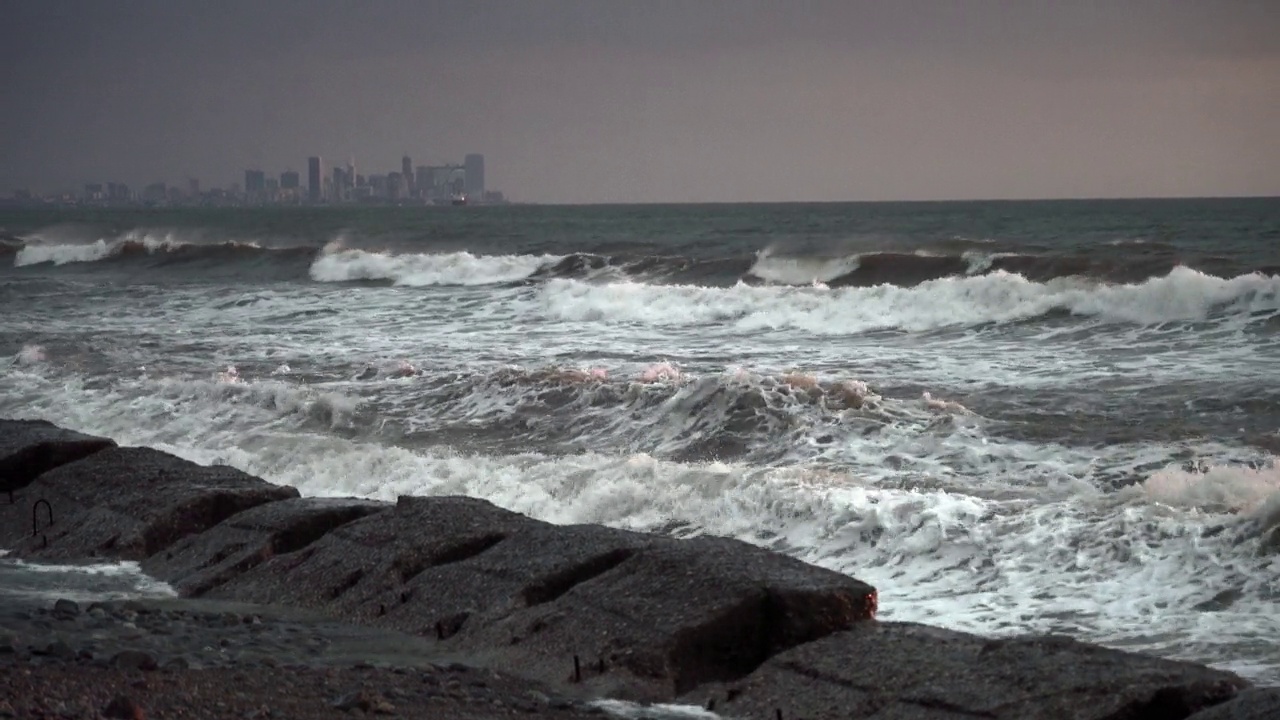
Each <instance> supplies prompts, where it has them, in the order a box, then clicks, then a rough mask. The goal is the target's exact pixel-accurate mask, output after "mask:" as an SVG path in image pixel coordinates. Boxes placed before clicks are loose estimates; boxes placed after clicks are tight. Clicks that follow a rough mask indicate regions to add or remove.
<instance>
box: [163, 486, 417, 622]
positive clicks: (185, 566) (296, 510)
mask: <svg viewBox="0 0 1280 720" xmlns="http://www.w3.org/2000/svg"><path fill="white" fill-rule="evenodd" d="M390 507H391V505H390V504H388V503H382V502H375V501H370V500H358V499H347V498H293V499H289V500H281V501H279V502H272V503H265V504H262V505H258V506H256V507H253V508H250V509H248V510H245V511H243V512H240V513H237V514H235V515H232V516H231V517H230V518H228V519H227V520H225V521H224V522H221V523H219V524H218V525H216V526H214V527H212V528H210V529H209V530H207V531H205V532H202V533H200V534H198V535H192V536H188V537H186V538H183V539H182V540H179V541H178V542H176V543H174V544H173V545H172V546H171V547H169V548H167V549H166V550H165V551H163V552H160V553H156V554H155V555H152V556H151V557H150V558H148V559H147V560H145V561H144V562H143V563H142V569H143V571H144V572H146V573H147V574H148V575H151V576H152V577H155V578H158V579H160V580H164V581H165V582H168V583H170V584H171V585H173V586H174V588H175V589H176V590H177V591H178V592H179V593H181V594H182V595H184V596H187V597H200V596H202V595H204V594H205V593H207V592H208V591H209V590H211V589H213V588H215V587H217V586H219V585H221V584H223V583H225V582H227V581H228V580H231V579H233V578H235V577H237V576H238V575H241V574H243V573H245V572H247V571H248V570H250V569H252V568H254V567H256V566H257V565H258V564H260V563H262V562H265V561H267V560H270V559H271V558H273V557H275V556H276V555H283V554H288V553H292V552H297V551H298V550H302V549H303V548H305V547H307V546H308V545H310V544H311V543H313V542H315V541H317V540H319V539H321V538H323V537H324V536H325V535H327V534H328V533H330V532H331V531H333V530H334V529H335V528H338V527H340V526H342V525H345V524H347V523H349V522H351V521H353V520H358V519H360V518H362V517H364V516H366V515H370V514H372V513H375V512H380V511H384V510H388V509H389V508H390Z"/></svg>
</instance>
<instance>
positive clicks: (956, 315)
mask: <svg viewBox="0 0 1280 720" xmlns="http://www.w3.org/2000/svg"><path fill="white" fill-rule="evenodd" d="M538 302H540V304H541V307H542V310H543V311H544V312H546V313H547V314H549V315H551V316H552V317H555V318H558V319H561V320H568V321H578V322H584V321H608V322H632V323H642V324H649V325H661V326H689V325H706V324H717V323H733V324H735V325H736V326H737V328H738V329H739V330H743V331H752V330H766V329H779V328H794V329H798V330H804V331H807V332H812V333H815V334H819V335H845V334H854V333H860V332H866V331H870V330H889V329H898V330H908V331H925V330H932V329H938V328H945V327H954V326H972V325H981V324H986V323H1007V322H1014V321H1021V320H1027V319H1032V318H1037V317H1042V316H1046V315H1049V314H1055V313H1065V314H1070V315H1077V316H1084V317H1090V318H1095V319H1098V320H1102V321H1104V322H1116V323H1135V324H1140V325H1152V324H1158V323H1163V322H1175V321H1195V320H1205V319H1208V318H1209V317H1211V316H1214V315H1217V314H1228V315H1230V314H1241V313H1260V314H1265V315H1274V314H1276V312H1277V311H1280V276H1276V275H1272V276H1266V275H1263V274H1261V273H1252V274H1249V275H1240V276H1237V277H1234V278H1231V279H1222V278H1219V277H1214V276H1212V275H1207V274H1205V273H1202V272H1199V271H1196V270H1192V269H1190V268H1185V267H1178V268H1175V269H1174V270H1173V271H1172V272H1170V273H1169V274H1168V275H1165V276H1163V277H1159V278H1154V279H1150V280H1147V281H1144V282H1140V283H1131V284H1125V285H1109V284H1101V283H1097V282H1091V281H1087V280H1082V279H1078V278H1063V279H1058V280H1052V281H1049V282H1043V283H1042V282H1035V281H1032V280H1028V279H1027V278H1025V277H1022V276H1020V275H1016V274H1012V273H1008V272H1004V271H996V272H993V273H991V274H988V275H981V276H974V277H960V278H943V279H939V280H929V281H926V282H923V283H920V284H918V285H914V286H911V287H900V286H896V285H879V286H876V287H868V288H838V289H835V288H827V287H816V288H797V287H752V286H748V285H745V284H738V285H736V286H733V287H729V288H706V287H696V286H687V285H682V286H660V285H646V284H641V283H633V282H622V283H610V284H591V283H584V282H578V281H573V280H553V281H551V282H550V283H548V284H547V285H546V286H545V288H544V289H543V290H542V293H541V295H540V297H539V300H538Z"/></svg>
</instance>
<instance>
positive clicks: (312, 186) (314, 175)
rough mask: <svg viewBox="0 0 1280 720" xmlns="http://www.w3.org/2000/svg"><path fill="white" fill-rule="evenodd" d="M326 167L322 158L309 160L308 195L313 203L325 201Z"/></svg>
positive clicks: (316, 157) (313, 157)
mask: <svg viewBox="0 0 1280 720" xmlns="http://www.w3.org/2000/svg"><path fill="white" fill-rule="evenodd" d="M324 180H325V177H324V167H323V161H321V160H320V157H319V156H318V155H317V156H312V157H310V158H307V194H308V196H309V197H310V198H311V202H313V203H318V202H320V201H321V200H323V199H324Z"/></svg>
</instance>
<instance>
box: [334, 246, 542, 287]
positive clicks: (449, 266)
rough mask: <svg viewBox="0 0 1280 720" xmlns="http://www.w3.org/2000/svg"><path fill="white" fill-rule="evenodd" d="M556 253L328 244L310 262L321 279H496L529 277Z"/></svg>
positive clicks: (424, 282) (418, 282)
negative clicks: (429, 251) (403, 250)
mask: <svg viewBox="0 0 1280 720" xmlns="http://www.w3.org/2000/svg"><path fill="white" fill-rule="evenodd" d="M561 259H562V258H561V257H559V256H553V255H541V256H535V255H472V254H471V253H469V252H454V253H440V254H412V253H405V254H392V253H388V252H373V251H366V250H357V249H347V248H346V247H344V246H343V245H342V244H341V243H339V242H332V243H330V244H329V245H326V246H325V248H324V250H323V251H322V252H321V254H320V257H318V258H316V260H315V262H313V263H312V265H311V270H310V274H311V279H313V280H316V281H318V282H351V281H355V280H390V281H391V282H392V283H393V284H395V285H404V286H409V287H422V286H429V285H493V284H502V283H510V282H515V281H519V280H524V279H526V278H528V277H530V276H531V275H533V274H534V273H535V272H537V271H538V270H539V269H541V268H542V267H544V266H546V265H548V264H553V263H556V262H558V261H560V260H561Z"/></svg>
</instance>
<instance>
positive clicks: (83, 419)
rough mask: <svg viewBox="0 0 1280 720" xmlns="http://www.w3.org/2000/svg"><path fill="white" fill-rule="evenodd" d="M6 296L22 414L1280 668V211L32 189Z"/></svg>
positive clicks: (981, 627) (919, 608) (356, 489)
mask: <svg viewBox="0 0 1280 720" xmlns="http://www.w3.org/2000/svg"><path fill="white" fill-rule="evenodd" d="M0 308H2V310H3V311H2V313H0V416H4V417H10V418H43V419H47V420H50V421H53V422H55V423H57V424H59V425H62V426H65V427H70V428H74V429H77V430H81V431H84V432H87V433H92V434H96V435H103V436H107V437H110V438H113V439H115V440H116V441H118V442H120V443H122V444H130V445H149V446H153V447H157V448H160V449H163V450H166V451H168V452H172V453H175V454H177V455H180V456H182V457H185V458H189V459H192V460H195V461H197V462H201V463H224V464H229V465H233V466H235V467H238V468H241V469H243V470H245V471H248V472H250V473H253V474H255V475H258V476H260V477H263V478H265V479H267V480H270V481H272V482H276V483H281V484H285V485H292V486H295V487H297V488H298V489H299V490H300V491H301V492H302V493H303V494H304V495H310V496H359V497H368V498H378V499H383V500H394V499H395V498H396V497H397V496H400V495H459V494H460V495H468V496H472V497H478V498H484V499H487V500H490V501H492V502H494V503H496V504H497V505H500V506H502V507H505V508H509V509H512V510H515V511H518V512H521V513H526V514H528V515H531V516H533V517H536V518H541V519H543V520H547V521H550V522H553V523H564V524H568V523H603V524H606V525H610V526H614V527H621V528H630V529H635V530H643V531H649V532H655V533H662V534H666V535H671V536H675V537H688V536H694V535H701V534H715V535H723V536H729V537H734V538H739V539H741V540H744V541H746V542H749V543H754V544H756V545H760V546H764V547H767V548H772V549H774V550H777V551H779V552H782V553H786V554H788V555H791V556H794V557H797V558H800V559H802V560H805V561H807V562H811V563H814V564H817V565H820V566H823V567H826V568H830V569H833V570H836V571H839V572H842V573H847V574H849V575H852V576H855V577H857V578H860V579H862V580H864V581H867V582H869V583H871V584H873V585H875V586H876V587H877V588H878V589H879V592H880V618H881V619H882V620H895V621H912V622H923V623H930V624H933V625H939V626H943V627H947V628H952V629H957V630H964V631H970V632H974V633H981V634H984V635H991V636H1005V635H1013V634H1021V633H1056V634H1064V635H1069V636H1072V637H1076V638H1079V639H1082V640H1088V641H1093V642H1097V643H1101V644H1103V645H1107V646H1110V647H1116V648H1123V649H1127V650H1134V651H1141V652H1147V653H1152V654H1155V655H1159V656H1164V657H1169V658H1178V659H1187V660H1194V661H1198V662H1204V663H1208V664H1212V665H1214V666H1217V667H1221V668H1226V669H1230V670H1234V671H1236V672H1239V673H1241V674H1243V675H1245V676H1247V677H1250V678H1252V679H1254V680H1256V681H1259V682H1269V683H1276V682H1280V644H1277V643H1276V642H1275V638H1276V637H1277V636H1280V612H1278V611H1277V602H1278V601H1280V532H1278V531H1277V527H1280V467H1278V465H1277V461H1276V454H1277V453H1280V384H1278V382H1277V381H1278V380H1280V199H1265V198H1262V199H1203V200H1116V201H1053V202H1049V201H1045V202H949V203H868V204H727V205H617V206H537V205H527V206H525V205H510V206H492V207H360V208H346V207H343V208H323V207H322V208H239V209H237V208H209V209H200V208H170V209H166V208H156V209H146V210H132V209H43V208H42V209H23V208H9V209H4V210H0ZM104 572H105V571H104ZM130 577H133V576H130ZM94 582H97V581H94ZM113 582H116V581H113ZM120 582H124V581H123V580H122V581H120ZM125 584H126V585H128V586H129V587H135V586H139V585H140V584H142V585H145V581H144V580H141V579H138V578H136V577H135V578H133V579H130V580H128V583H125ZM90 585H92V583H90ZM112 587H115V586H114V585H113V586H112Z"/></svg>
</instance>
